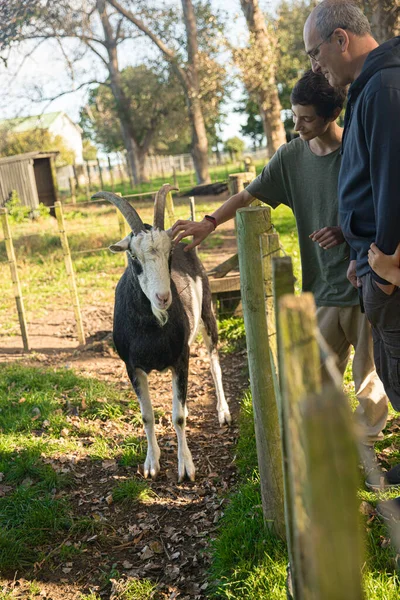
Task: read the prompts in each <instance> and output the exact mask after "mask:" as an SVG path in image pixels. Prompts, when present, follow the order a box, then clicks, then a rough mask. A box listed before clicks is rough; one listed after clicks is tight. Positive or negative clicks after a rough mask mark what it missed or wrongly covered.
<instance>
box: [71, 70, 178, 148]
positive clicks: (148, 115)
mask: <svg viewBox="0 0 400 600" xmlns="http://www.w3.org/2000/svg"><path fill="white" fill-rule="evenodd" d="M121 86H122V90H123V92H124V94H125V96H126V97H127V99H128V102H129V106H128V107H127V111H128V114H129V121H130V127H131V131H132V135H133V137H134V139H135V141H136V142H137V144H138V145H139V146H143V147H147V149H149V148H150V147H152V148H153V149H154V150H160V151H162V152H164V153H165V152H167V151H168V152H169V151H171V150H174V151H175V152H179V151H180V152H185V151H187V150H188V144H189V143H190V129H189V122H188V119H187V117H186V116H185V115H186V109H185V99H184V96H183V92H182V89H181V87H180V85H179V83H178V82H177V80H176V77H175V76H174V75H173V74H172V71H171V70H170V69H165V68H163V69H160V68H159V67H157V68H156V67H148V66H146V65H139V66H137V67H127V68H125V69H123V70H122V71H121ZM118 106H119V105H118V104H117V102H116V100H115V99H114V97H113V94H112V92H111V89H110V88H109V86H108V85H100V86H97V87H96V88H93V89H92V90H91V91H90V94H89V101H88V104H87V106H86V107H85V108H84V109H82V111H81V120H80V125H81V127H82V128H83V130H84V132H85V134H86V135H87V136H88V137H90V139H91V140H92V141H94V142H95V143H96V144H98V145H100V146H102V148H103V149H104V151H105V152H115V151H122V150H123V149H124V140H123V138H122V134H121V125H120V117H121V114H120V109H118ZM125 118H126V115H125ZM170 145H171V148H170Z"/></svg>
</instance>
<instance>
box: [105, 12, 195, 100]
mask: <svg viewBox="0 0 400 600" xmlns="http://www.w3.org/2000/svg"><path fill="white" fill-rule="evenodd" d="M107 1H108V3H109V4H111V5H112V6H113V7H114V8H115V9H116V10H117V11H118V12H119V13H121V15H123V16H124V17H125V18H126V19H128V21H130V22H131V23H133V24H134V25H135V26H136V27H137V28H138V29H140V31H142V32H143V33H144V34H145V35H147V37H149V38H150V39H151V40H152V42H154V43H155V45H156V46H157V47H158V48H159V50H161V52H162V53H163V54H164V56H165V58H166V59H167V60H168V62H170V63H171V65H172V67H173V68H174V70H175V72H176V73H177V75H178V77H179V79H180V80H181V81H182V84H183V85H184V86H185V88H186V89H188V87H189V81H188V76H187V73H186V71H185V70H184V69H182V67H180V66H179V65H178V59H177V56H176V54H175V52H173V51H172V50H171V49H170V48H168V46H167V45H166V44H164V42H163V41H162V40H160V38H158V37H157V36H156V35H155V34H154V33H153V32H152V31H150V29H149V28H148V27H147V25H145V24H144V23H143V21H142V20H141V19H138V18H137V17H136V16H135V15H134V14H133V13H132V12H130V11H129V10H127V9H126V8H124V7H123V6H121V4H119V2H117V0H107Z"/></svg>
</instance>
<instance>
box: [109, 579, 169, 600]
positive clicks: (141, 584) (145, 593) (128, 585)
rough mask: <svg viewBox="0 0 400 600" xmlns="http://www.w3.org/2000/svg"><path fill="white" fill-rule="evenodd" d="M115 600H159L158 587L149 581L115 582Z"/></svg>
mask: <svg viewBox="0 0 400 600" xmlns="http://www.w3.org/2000/svg"><path fill="white" fill-rule="evenodd" d="M113 598H114V600H157V599H158V598H161V595H160V594H158V593H157V585H156V584H155V583H153V582H152V581H149V580H148V579H132V578H131V577H130V578H128V579H126V580H120V581H116V580H113Z"/></svg>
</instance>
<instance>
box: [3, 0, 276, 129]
mask: <svg viewBox="0 0 400 600" xmlns="http://www.w3.org/2000/svg"><path fill="white" fill-rule="evenodd" d="M177 1H178V0H177ZM212 3H213V5H214V6H215V7H216V8H217V9H223V10H225V11H227V12H228V14H229V19H230V20H231V24H232V25H231V27H230V28H229V36H230V38H231V39H232V40H235V39H242V40H244V39H245V34H246V24H245V20H244V17H243V15H242V13H241V8H240V1H239V0H212ZM277 4H278V0H261V1H260V5H261V7H262V9H263V10H265V11H268V12H273V10H274V8H275V7H276V6H277ZM150 46H152V43H151V42H150V41H147V40H146V39H145V38H141V43H140V44H137V43H135V41H132V42H125V43H124V44H123V46H122V47H121V51H120V53H119V62H120V67H121V68H123V67H125V66H127V65H129V64H132V59H134V61H135V63H139V62H140V60H141V58H142V57H143V58H144V57H145V55H147V54H148V51H149V47H150ZM70 48H71V49H72V48H76V49H77V48H78V46H77V45H75V46H74V45H73V44H72V43H71V45H70ZM27 54H28V56H26V55H27ZM96 78H98V79H99V80H102V79H104V71H103V70H102V67H100V66H99V61H93V60H92V59H91V58H90V57H89V55H87V56H84V57H83V58H82V60H81V61H80V62H79V68H78V73H77V76H76V83H74V82H73V81H72V80H71V77H70V74H69V73H68V69H67V68H66V63H65V59H64V56H63V54H62V52H61V49H60V47H59V46H58V45H57V43H56V42H55V41H53V40H49V41H46V42H44V43H42V44H41V45H40V46H39V47H37V43H36V42H35V43H34V42H29V43H26V44H25V45H24V46H23V48H21V49H20V50H15V51H14V52H13V53H12V59H11V60H10V61H9V64H8V68H7V69H6V68H5V67H4V65H0V80H1V81H2V88H3V94H2V95H1V96H0V119H6V118H13V117H15V116H28V115H36V114H40V113H41V112H55V111H63V112H66V113H67V114H68V115H69V116H70V117H71V119H72V120H73V121H75V122H77V121H79V110H80V108H81V107H82V106H83V105H84V104H85V101H86V97H87V88H83V89H77V88H78V84H79V83H80V82H82V81H90V80H92V79H96ZM73 89H74V90H75V91H73V93H67V94H64V95H62V96H60V97H59V98H57V99H56V100H54V101H53V102H50V101H49V100H48V99H49V98H51V97H53V96H55V95H56V94H58V93H60V92H66V91H70V90H73ZM4 90H6V93H4ZM240 97H241V91H240V89H237V90H235V91H234V93H233V95H232V99H231V100H230V101H229V103H227V105H226V108H225V112H226V113H227V118H226V123H225V124H224V125H223V127H222V133H221V137H222V139H223V140H226V139H228V138H230V137H233V136H235V135H238V136H240V135H241V134H240V125H241V124H244V123H245V121H246V115H241V114H237V113H235V112H233V109H234V107H235V105H236V103H237V102H238V101H239V100H240ZM33 99H35V101H33ZM39 99H43V100H42V101H38V100H39Z"/></svg>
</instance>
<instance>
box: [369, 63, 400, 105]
mask: <svg viewBox="0 0 400 600" xmlns="http://www.w3.org/2000/svg"><path fill="white" fill-rule="evenodd" d="M393 89H395V90H398V91H399V92H400V65H399V66H398V67H397V66H396V67H391V68H390V69H384V68H383V69H379V71H377V72H376V73H374V74H373V75H372V77H370V79H369V80H368V82H367V83H366V85H365V88H364V93H365V96H366V97H367V98H370V97H371V96H373V95H375V94H376V93H379V92H385V90H393Z"/></svg>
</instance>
